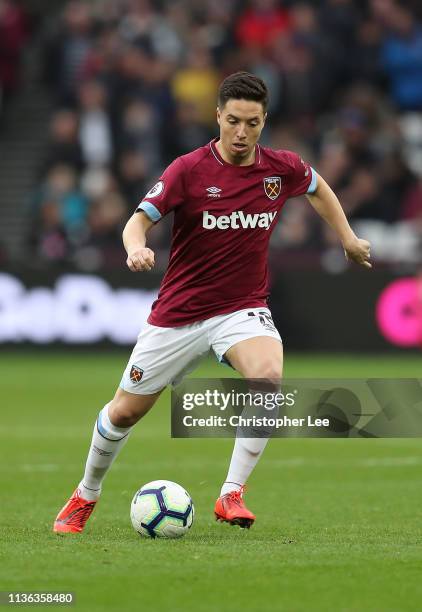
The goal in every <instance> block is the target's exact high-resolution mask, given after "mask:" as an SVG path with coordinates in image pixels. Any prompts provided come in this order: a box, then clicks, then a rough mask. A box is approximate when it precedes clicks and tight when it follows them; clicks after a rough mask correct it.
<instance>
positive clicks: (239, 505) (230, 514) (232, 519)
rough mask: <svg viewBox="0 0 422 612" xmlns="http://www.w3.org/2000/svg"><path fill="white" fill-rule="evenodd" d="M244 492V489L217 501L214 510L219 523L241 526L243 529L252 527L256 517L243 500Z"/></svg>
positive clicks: (227, 494)
mask: <svg viewBox="0 0 422 612" xmlns="http://www.w3.org/2000/svg"><path fill="white" fill-rule="evenodd" d="M243 491H244V487H242V488H241V489H240V491H230V493H226V495H222V496H221V497H219V498H218V499H217V501H216V502H215V508H214V514H215V519H216V520H217V521H221V522H223V523H230V525H239V527H241V528H242V529H245V528H246V529H249V528H250V527H251V525H252V524H253V522H254V520H255V518H256V517H255V515H254V514H252V512H250V510H248V509H247V508H246V506H245V504H244V502H243V498H242V494H243Z"/></svg>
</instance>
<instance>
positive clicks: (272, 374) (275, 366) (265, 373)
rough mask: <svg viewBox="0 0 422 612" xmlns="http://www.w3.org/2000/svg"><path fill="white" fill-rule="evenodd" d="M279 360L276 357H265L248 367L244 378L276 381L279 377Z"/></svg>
mask: <svg viewBox="0 0 422 612" xmlns="http://www.w3.org/2000/svg"><path fill="white" fill-rule="evenodd" d="M281 373H282V372H281V362H279V361H278V360H276V359H266V360H264V361H261V362H259V363H255V364H253V365H251V366H250V367H249V368H248V371H247V373H246V378H261V379H263V380H266V381H268V382H270V383H271V382H275V383H276V382H278V381H279V380H280V379H281Z"/></svg>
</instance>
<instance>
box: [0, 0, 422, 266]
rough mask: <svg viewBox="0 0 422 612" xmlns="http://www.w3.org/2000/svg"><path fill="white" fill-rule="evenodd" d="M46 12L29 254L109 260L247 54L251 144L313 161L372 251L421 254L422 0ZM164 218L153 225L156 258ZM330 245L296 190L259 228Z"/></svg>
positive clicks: (286, 242) (389, 256) (165, 232)
mask: <svg viewBox="0 0 422 612" xmlns="http://www.w3.org/2000/svg"><path fill="white" fill-rule="evenodd" d="M4 5H6V6H7V5H8V2H7V0H0V16H1V14H2V9H1V7H2V6H4ZM0 23H1V21H0ZM43 27H44V30H43V49H44V78H45V82H46V83H47V84H48V86H49V88H50V91H51V96H52V98H53V99H54V103H55V111H54V114H53V116H52V118H51V124H50V126H49V130H50V146H49V150H48V152H47V154H46V157H45V159H44V160H42V162H41V164H40V181H39V185H38V186H37V188H36V189H35V191H34V194H33V196H32V198H31V214H32V218H33V223H32V226H31V227H32V230H31V235H30V237H29V243H30V247H31V250H32V253H33V255H34V258H36V259H38V260H39V261H43V262H47V263H48V264H49V265H50V264H51V263H52V262H55V263H57V264H60V263H68V262H72V263H73V264H76V265H77V266H79V267H80V268H82V269H86V270H96V269H101V268H102V267H107V268H114V267H120V266H121V265H122V261H124V253H123V251H122V245H121V231H122V227H123V226H124V224H125V222H126V220H127V218H128V216H129V215H130V214H131V212H132V211H133V210H134V208H135V207H136V205H137V203H138V202H139V201H140V200H141V198H142V196H143V194H144V193H145V192H146V191H148V189H149V188H150V187H151V186H152V185H153V184H154V182H155V180H156V178H157V177H158V176H159V175H160V173H161V172H162V170H163V169H164V168H165V167H166V165H168V164H169V163H170V162H171V161H172V160H173V159H174V158H175V157H176V156H178V155H182V154H184V153H186V152H188V151H191V150H192V149H195V148H196V147H199V146H202V145H203V144H205V143H206V142H208V141H209V140H210V139H211V138H212V137H214V136H216V135H217V127H216V123H215V106H216V92H217V88H218V84H219V82H220V81H221V79H222V78H224V77H225V76H227V75H228V74H230V73H232V72H234V71H236V70H239V69H244V70H248V71H251V72H253V73H255V74H257V75H259V76H261V77H262V78H264V80H265V81H266V83H267V85H268V86H269V90H270V96H271V99H270V107H269V118H268V122H267V127H266V128H265V133H264V134H263V144H264V145H268V146H271V147H273V148H283V149H292V150H295V151H297V152H299V153H300V154H301V155H302V157H304V158H305V159H307V160H309V161H310V162H311V164H312V165H313V166H314V167H315V169H316V170H317V171H318V172H319V173H320V174H321V175H322V176H324V178H325V179H326V180H327V181H328V183H329V184H330V185H331V186H332V187H333V188H334V190H335V191H336V193H337V194H338V196H339V198H340V201H341V203H342V205H343V207H344V208H345V210H346V212H347V214H348V216H349V218H350V219H351V220H352V223H353V225H354V226H355V227H356V229H357V230H358V231H359V232H360V234H362V235H364V237H367V238H368V239H370V240H372V242H373V245H374V247H373V253H374V256H375V258H378V259H379V260H380V261H390V262H391V261H393V262H401V261H405V262H417V261H418V259H419V260H422V257H421V248H422V247H421V243H422V112H421V111H422V4H421V3H420V2H418V1H416V0H415V1H414V2H410V1H409V2H404V1H400V2H398V1H396V0H367V1H366V0H365V1H363V0H362V1H352V0H321V1H318V2H317V1H315V2H312V1H294V0H282V1H277V0H250V1H249V2H245V1H244V0H224V2H216V0H201V2H198V1H196V0H160V1H154V0H90V1H89V2H81V1H71V2H67V3H66V4H64V5H63V10H62V11H61V13H60V15H59V16H58V17H56V18H54V19H49V20H47V21H46V23H45V24H44V26H43ZM0 41H1V42H0V49H1V48H2V47H1V45H2V43H3V40H2V36H1V34H0ZM6 45H7V43H6ZM169 223H171V221H170V222H169V221H168V220H167V221H164V222H160V223H159V224H157V226H156V227H155V228H154V229H153V230H152V231H151V234H150V246H151V248H153V249H154V250H155V251H156V254H157V261H158V267H164V266H165V263H166V254H167V250H168V245H169V235H170V230H169V227H170V225H169ZM336 245H337V243H336V240H335V239H334V237H333V235H332V233H331V231H330V230H329V229H328V228H327V227H326V226H325V225H324V224H323V223H321V222H320V220H319V218H318V217H317V216H316V215H315V213H314V212H313V211H312V209H311V207H310V206H309V204H308V203H307V201H306V199H304V198H300V199H297V200H295V201H290V202H289V203H288V204H287V205H286V209H285V211H284V213H283V216H282V220H281V221H280V223H279V224H278V226H277V228H276V230H275V231H274V235H273V240H272V250H273V253H277V254H278V253H279V252H280V251H282V252H284V253H285V254H286V257H285V261H286V262H287V263H288V262H295V261H296V260H300V259H301V258H303V257H306V256H308V257H312V258H313V259H316V260H318V261H322V262H323V263H324V265H326V266H327V267H330V265H335V264H332V263H331V259H330V253H331V252H332V251H333V250H334V251H335V250H336V248H337V246H336ZM333 261H336V260H335V258H334V260H333Z"/></svg>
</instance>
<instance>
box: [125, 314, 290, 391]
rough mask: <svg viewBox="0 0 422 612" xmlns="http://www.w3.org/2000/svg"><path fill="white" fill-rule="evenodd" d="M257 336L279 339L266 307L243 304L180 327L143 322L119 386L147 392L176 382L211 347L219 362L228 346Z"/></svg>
mask: <svg viewBox="0 0 422 612" xmlns="http://www.w3.org/2000/svg"><path fill="white" fill-rule="evenodd" d="M257 336H270V337H271V338H276V339H277V340H279V341H280V342H281V338H280V334H279V333H278V331H277V329H276V328H275V326H274V323H273V320H272V318H271V313H270V311H269V310H268V308H245V309H244V310H238V311H236V312H232V313H230V314H224V315H218V316H217V317H212V318H211V319H206V320H205V321H198V322H197V323H192V324H191V325H184V326H182V327H157V326H155V325H150V324H149V323H147V324H146V326H145V327H144V329H143V330H142V331H141V333H140V334H139V336H138V340H137V343H136V345H135V348H134V349H133V351H132V355H131V356H130V359H129V362H128V364H127V366H126V369H125V371H124V374H123V378H122V380H121V383H120V387H121V388H122V389H123V390H124V391H128V392H129V393H138V394H140V395H148V394H150V393H156V392H157V391H160V390H161V389H164V387H166V386H167V385H169V384H172V385H173V386H174V385H177V384H179V383H180V382H181V381H182V379H183V377H184V376H185V375H186V374H189V373H190V372H192V371H193V370H194V369H195V368H196V366H197V365H198V363H199V362H200V361H201V360H202V359H203V358H204V357H205V356H206V355H208V353H209V352H210V350H211V349H212V350H213V351H214V353H215V355H216V357H217V359H218V360H219V361H221V362H224V354H225V353H226V351H228V350H229V348H231V347H232V346H234V345H235V344H237V343H238V342H241V341H242V340H247V339H248V338H254V337H257Z"/></svg>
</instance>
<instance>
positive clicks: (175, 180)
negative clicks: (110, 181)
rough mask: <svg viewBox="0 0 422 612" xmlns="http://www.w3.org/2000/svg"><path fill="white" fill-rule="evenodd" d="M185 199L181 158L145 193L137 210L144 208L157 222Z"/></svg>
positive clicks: (152, 219)
mask: <svg viewBox="0 0 422 612" xmlns="http://www.w3.org/2000/svg"><path fill="white" fill-rule="evenodd" d="M183 200H184V165H183V162H182V160H181V159H180V158H177V159H175V160H174V162H173V163H171V164H170V166H168V168H166V170H165V171H164V173H163V174H162V176H161V177H160V178H159V180H158V181H157V183H155V185H154V186H153V187H151V189H150V190H149V191H148V193H146V194H145V197H144V198H143V199H142V201H141V202H140V203H139V204H138V206H137V208H136V211H135V212H139V211H141V210H143V211H144V212H145V213H146V214H147V215H148V217H149V218H150V219H151V221H153V222H154V223H157V221H159V220H160V219H161V217H164V215H166V214H167V213H169V212H170V211H171V210H173V209H174V208H176V206H179V205H180V204H181V203H182V202H183Z"/></svg>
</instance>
